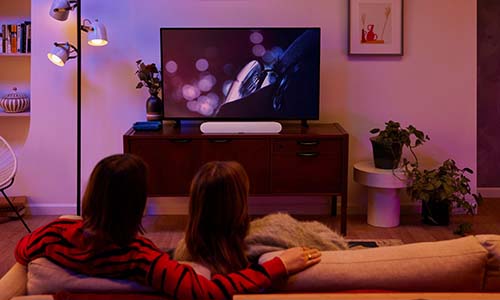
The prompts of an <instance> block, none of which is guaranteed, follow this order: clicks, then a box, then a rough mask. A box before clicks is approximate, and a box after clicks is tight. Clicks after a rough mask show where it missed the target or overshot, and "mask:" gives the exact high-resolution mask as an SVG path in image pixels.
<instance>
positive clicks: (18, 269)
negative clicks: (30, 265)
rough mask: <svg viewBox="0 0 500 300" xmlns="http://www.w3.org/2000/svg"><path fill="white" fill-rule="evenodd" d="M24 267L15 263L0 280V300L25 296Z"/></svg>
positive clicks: (25, 279) (25, 271)
mask: <svg viewBox="0 0 500 300" xmlns="http://www.w3.org/2000/svg"><path fill="white" fill-rule="evenodd" d="M26 273H27V270H26V267H25V266H23V265H21V264H20V263H16V264H15V265H14V266H12V268H10V270H9V271H8V272H7V273H6V274H5V275H4V276H3V277H2V279H0V300H9V299H11V298H12V297H15V296H22V295H26V282H27V278H26V276H27V275H26Z"/></svg>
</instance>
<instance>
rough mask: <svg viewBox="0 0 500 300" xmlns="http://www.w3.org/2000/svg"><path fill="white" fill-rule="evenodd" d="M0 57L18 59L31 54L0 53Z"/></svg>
mask: <svg viewBox="0 0 500 300" xmlns="http://www.w3.org/2000/svg"><path fill="white" fill-rule="evenodd" d="M0 56H8V57H16V56H17V57H20V56H26V57H29V56H31V53H0Z"/></svg>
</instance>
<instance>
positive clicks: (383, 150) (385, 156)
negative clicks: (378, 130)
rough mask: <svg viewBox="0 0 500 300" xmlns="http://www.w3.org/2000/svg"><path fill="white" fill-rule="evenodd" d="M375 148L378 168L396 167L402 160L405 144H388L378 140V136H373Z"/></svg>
mask: <svg viewBox="0 0 500 300" xmlns="http://www.w3.org/2000/svg"><path fill="white" fill-rule="evenodd" d="M370 141H371V142H372V149H373V162H374V164H375V167H376V168H379V169H389V170H390V169H396V168H397V167H398V165H399V161H400V160H401V154H402V152H403V145H402V144H400V143H393V144H392V145H390V146H389V145H387V144H384V143H381V142H379V141H377V139H376V137H371V138H370Z"/></svg>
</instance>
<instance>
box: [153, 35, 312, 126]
mask: <svg viewBox="0 0 500 300" xmlns="http://www.w3.org/2000/svg"><path fill="white" fill-rule="evenodd" d="M160 35H161V66H162V67H161V72H162V79H163V86H162V98H163V100H164V101H163V103H164V118H165V119H169V120H189V119H191V120H193V119H200V120H209V119H215V120H317V119H319V85H320V84H319V79H320V78H319V77H320V28H309V27H308V28H303V27H302V28H296V27H294V28H291V27H286V28H276V27H272V28H161V29H160Z"/></svg>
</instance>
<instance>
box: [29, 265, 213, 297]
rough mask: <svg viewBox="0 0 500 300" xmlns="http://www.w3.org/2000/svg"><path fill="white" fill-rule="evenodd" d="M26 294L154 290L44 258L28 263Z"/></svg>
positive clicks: (205, 273) (201, 271)
mask: <svg viewBox="0 0 500 300" xmlns="http://www.w3.org/2000/svg"><path fill="white" fill-rule="evenodd" d="M181 263H184V264H189V265H191V266H192V267H193V269H194V270H195V271H196V272H197V273H198V274H200V275H202V276H205V277H208V278H210V271H209V270H208V269H207V268H205V267H203V266H201V265H198V264H196V263H188V262H181ZM26 287H27V294H28V295H36V294H49V293H56V292H59V291H68V292H73V293H98V292H107V293H127V292H137V293H150V292H153V291H154V290H153V289H152V288H150V287H148V286H143V285H140V284H138V283H137V282H134V281H130V280H122V279H109V278H98V277H90V276H85V275H81V274H78V273H76V272H73V271H70V270H67V269H64V268H61V267H60V266H58V265H56V264H54V263H52V262H51V261H49V260H48V259H46V258H38V259H35V260H33V261H32V262H30V263H29V264H28V280H27V284H26Z"/></svg>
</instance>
